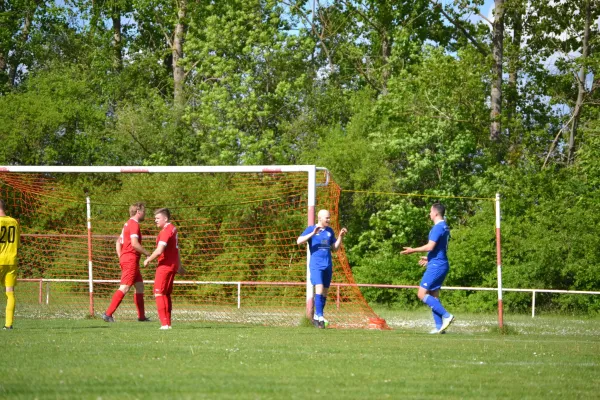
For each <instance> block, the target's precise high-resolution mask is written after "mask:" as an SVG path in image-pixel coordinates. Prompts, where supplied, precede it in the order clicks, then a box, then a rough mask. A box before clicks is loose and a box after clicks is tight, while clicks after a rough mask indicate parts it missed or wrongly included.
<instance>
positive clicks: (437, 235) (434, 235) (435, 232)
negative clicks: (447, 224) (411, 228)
mask: <svg viewBox="0 0 600 400" xmlns="http://www.w3.org/2000/svg"><path fill="white" fill-rule="evenodd" d="M443 235H444V227H443V226H442V224H436V225H434V226H433V228H431V231H430V232H429V240H431V241H434V242H436V243H438V242H439V241H440V239H441V238H442V236H443Z"/></svg>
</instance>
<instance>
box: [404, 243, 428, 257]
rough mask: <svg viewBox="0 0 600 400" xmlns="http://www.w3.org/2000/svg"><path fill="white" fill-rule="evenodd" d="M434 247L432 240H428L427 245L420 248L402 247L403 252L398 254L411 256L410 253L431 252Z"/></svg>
mask: <svg viewBox="0 0 600 400" xmlns="http://www.w3.org/2000/svg"><path fill="white" fill-rule="evenodd" d="M434 247H435V242H434V241H433V240H430V241H429V242H428V243H427V244H425V245H423V246H421V247H403V249H404V250H403V251H401V252H400V254H404V255H406V254H412V253H423V252H428V251H431V250H433V248H434Z"/></svg>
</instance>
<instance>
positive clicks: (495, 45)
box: [490, 0, 504, 142]
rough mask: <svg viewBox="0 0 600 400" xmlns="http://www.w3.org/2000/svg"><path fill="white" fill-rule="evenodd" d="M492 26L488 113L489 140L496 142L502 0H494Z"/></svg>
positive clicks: (499, 97) (500, 104)
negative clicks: (490, 87)
mask: <svg viewBox="0 0 600 400" xmlns="http://www.w3.org/2000/svg"><path fill="white" fill-rule="evenodd" d="M494 5H495V8H494V26H493V38H492V56H493V57H494V65H493V68H492V94H491V108H492V111H491V113H490V118H491V121H492V122H491V124H490V140H492V141H493V142H496V141H498V140H499V138H500V129H501V126H500V117H501V114H502V51H503V41H504V0H494Z"/></svg>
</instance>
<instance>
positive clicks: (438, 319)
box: [431, 310, 442, 330]
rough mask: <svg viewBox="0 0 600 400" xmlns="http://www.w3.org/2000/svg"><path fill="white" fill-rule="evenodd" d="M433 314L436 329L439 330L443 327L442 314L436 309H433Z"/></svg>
mask: <svg viewBox="0 0 600 400" xmlns="http://www.w3.org/2000/svg"><path fill="white" fill-rule="evenodd" d="M431 314H432V315H433V321H434V322H435V329H437V330H439V329H440V328H441V327H442V316H441V315H440V314H438V313H436V312H435V311H433V310H431Z"/></svg>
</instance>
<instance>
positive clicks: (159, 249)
mask: <svg viewBox="0 0 600 400" xmlns="http://www.w3.org/2000/svg"><path fill="white" fill-rule="evenodd" d="M166 248H167V245H166V243H163V242H159V243H158V246H156V250H154V252H153V253H152V254H150V255H149V256H148V257H147V258H146V259H145V260H144V267H145V266H147V265H148V264H150V263H151V262H152V261H154V260H155V259H157V258H158V257H159V256H160V255H161V254H162V253H164V252H165V249H166Z"/></svg>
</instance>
